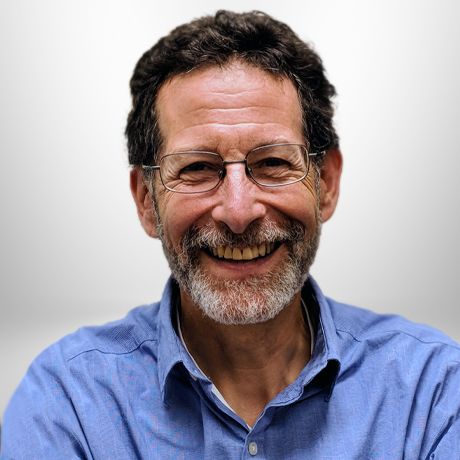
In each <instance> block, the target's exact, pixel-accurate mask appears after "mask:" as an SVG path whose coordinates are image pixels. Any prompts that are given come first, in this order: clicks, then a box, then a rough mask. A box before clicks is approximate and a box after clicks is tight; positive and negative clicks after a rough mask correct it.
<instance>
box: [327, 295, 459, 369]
mask: <svg viewBox="0 0 460 460" xmlns="http://www.w3.org/2000/svg"><path fill="white" fill-rule="evenodd" d="M326 300H327V302H328V304H329V307H330V310H331V315H332V318H333V321H334V325H335V328H336V330H337V332H338V333H342V334H347V335H348V336H349V337H350V338H352V339H353V340H354V341H356V342H372V341H375V340H383V341H385V339H386V340H388V341H389V340H390V339H393V340H400V341H403V342H413V343H414V344H419V345H420V346H421V347H424V348H426V349H435V348H441V349H445V350H446V352H448V353H451V355H452V357H453V358H457V359H459V360H460V345H459V344H458V343H456V342H455V341H454V340H452V339H451V338H450V337H448V336H447V335H446V334H444V333H443V332H441V331H439V330H437V329H435V328H433V327H431V326H427V325H424V324H419V323H415V322H413V321H410V320H408V319H406V318H404V317H402V316H399V315H392V314H379V313H375V312H372V311H370V310H367V309H364V308H361V307H356V306H352V305H348V304H345V303H340V302H337V301H335V300H332V299H330V298H326Z"/></svg>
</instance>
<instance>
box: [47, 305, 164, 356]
mask: <svg viewBox="0 0 460 460" xmlns="http://www.w3.org/2000/svg"><path fill="white" fill-rule="evenodd" d="M159 307H160V304H159V303H154V304H152V305H143V306H140V307H137V308H134V309H132V310H131V311H130V312H129V313H128V314H127V315H126V316H125V317H124V318H122V319H120V320H117V321H112V322H109V323H106V324H103V325H99V326H89V327H83V328H81V329H79V330H77V331H76V332H74V333H72V334H69V335H67V336H65V337H63V338H62V339H61V340H59V341H58V342H56V343H55V344H53V345H51V346H50V347H49V348H48V349H47V350H45V354H46V353H50V352H51V353H52V352H54V353H59V354H60V355H61V356H62V359H63V360H65V361H72V360H74V359H75V358H77V357H78V356H80V355H82V354H86V353H101V354H108V355H110V354H114V355H117V354H125V353H131V352H132V351H134V350H136V349H137V348H138V347H139V346H141V345H142V344H143V343H145V342H156V341H157V340H158V315H159Z"/></svg>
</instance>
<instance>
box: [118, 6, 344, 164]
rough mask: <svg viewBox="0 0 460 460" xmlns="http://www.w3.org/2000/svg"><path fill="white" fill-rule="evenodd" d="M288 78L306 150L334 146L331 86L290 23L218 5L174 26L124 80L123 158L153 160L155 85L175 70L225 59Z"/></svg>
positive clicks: (157, 142) (157, 141) (156, 146)
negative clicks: (127, 100)
mask: <svg viewBox="0 0 460 460" xmlns="http://www.w3.org/2000/svg"><path fill="white" fill-rule="evenodd" d="M234 59H238V60H240V61H242V62H245V63H248V64H251V65H253V66H256V67H258V68H260V69H262V70H264V71H266V72H269V73H271V74H274V75H278V76H281V77H287V78H289V79H290V80H291V81H292V82H293V83H294V85H295V86H296V88H297V91H298V94H299V102H300V105H301V109H302V113H303V120H302V121H303V131H304V133H303V134H304V137H305V139H306V140H307V141H308V143H309V145H310V149H311V150H312V151H322V150H328V149H331V148H334V147H337V146H338V136H337V133H336V131H335V129H334V126H333V120H332V118H333V114H334V108H333V105H332V97H333V96H335V94H336V92H335V88H334V86H332V84H331V83H329V81H328V79H327V78H326V75H325V71H324V67H323V64H322V61H321V59H320V57H319V56H318V55H317V54H316V52H315V51H314V50H313V49H312V47H311V46H310V45H309V44H307V43H305V42H304V41H302V40H301V39H300V38H299V37H298V36H297V35H296V34H295V33H294V32H293V31H292V29H291V28H290V27H289V26H288V25H286V24H284V23H282V22H280V21H277V20H275V19H273V18H272V17H270V16H269V15H267V14H265V13H262V12H260V11H252V12H248V13H234V12H231V11H224V10H220V11H218V12H217V13H216V14H215V15H214V16H204V17H201V18H199V19H195V20H193V21H191V22H189V23H187V24H183V25H181V26H179V27H177V28H175V29H174V30H173V31H172V32H170V33H169V35H167V36H165V37H163V38H161V39H160V40H159V41H158V42H157V43H156V44H155V45H154V46H153V47H152V48H150V49H149V50H148V51H146V52H145V53H144V54H143V56H142V57H141V58H140V59H139V61H138V62H137V64H136V66H135V69H134V73H133V76H132V78H131V81H130V88H131V96H132V109H131V111H130V113H129V115H128V121H127V125H126V130H125V134H126V137H127V142H128V156H129V163H130V164H131V165H133V166H136V165H143V164H144V165H147V164H153V163H154V162H155V161H156V156H157V155H158V152H159V151H160V149H161V146H162V138H161V133H160V130H159V127H158V117H157V113H156V108H155V102H156V97H157V94H158V91H159V89H160V87H161V86H162V85H163V84H164V83H165V82H166V81H168V80H170V79H171V78H172V77H174V76H175V75H178V74H181V73H185V72H190V71H191V70H193V69H197V68H200V67H205V66H210V65H217V66H223V65H225V64H226V63H228V62H230V61H231V60H234Z"/></svg>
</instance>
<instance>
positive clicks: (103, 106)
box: [0, 0, 460, 414]
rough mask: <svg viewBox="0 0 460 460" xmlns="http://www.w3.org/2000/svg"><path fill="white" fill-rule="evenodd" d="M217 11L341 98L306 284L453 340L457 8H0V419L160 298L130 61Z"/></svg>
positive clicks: (438, 1)
mask: <svg viewBox="0 0 460 460" xmlns="http://www.w3.org/2000/svg"><path fill="white" fill-rule="evenodd" d="M218 8H229V9H234V10H239V11H244V10H249V9H262V10H265V11H266V12H268V13H271V14H272V15H274V16H275V17H277V18H279V19H281V20H283V21H285V22H287V23H288V24H289V25H291V27H292V28H293V29H294V30H295V31H297V32H298V33H299V34H300V35H301V36H302V37H303V38H304V39H307V40H309V41H312V42H313V43H314V44H315V47H316V49H317V50H318V52H319V53H320V55H321V56H322V57H323V60H324V64H325V66H326V69H327V72H328V75H329V77H330V79H331V80H332V82H333V83H334V84H335V85H336V88H337V91H338V93H339V96H338V98H337V100H336V103H337V121H336V123H337V127H338V130H339V134H340V136H341V145H342V150H343V153H344V157H345V167H344V174H343V184H342V194H341V199H340V202H339V208H338V211H337V213H336V215H335V217H334V218H333V219H332V221H331V222H329V223H328V224H326V225H325V227H324V231H323V239H322V245H321V248H320V252H319V255H318V259H317V262H316V264H315V266H314V269H313V274H314V275H315V276H316V278H317V280H318V281H319V283H320V284H321V286H322V287H323V289H324V291H325V292H326V293H327V294H328V295H329V296H332V297H335V298H337V299H339V300H342V301H345V302H349V303H353V304H357V305H361V306H365V307H367V308H370V309H373V310H376V311H379V312H395V313H399V314H402V315H404V316H406V317H408V318H410V319H412V320H415V321H419V322H424V323H429V324H432V325H434V326H436V327H438V328H440V329H442V330H444V331H445V332H447V333H448V334H450V335H451V336H453V337H454V338H456V339H457V340H459V339H460V329H459V326H460V312H459V308H458V301H457V298H458V286H459V281H458V274H459V268H458V260H459V259H460V249H459V248H460V244H459V241H458V238H459V234H460V219H459V214H460V212H459V196H460V183H459V182H460V181H459V180H458V177H459V174H460V160H459V153H460V152H459V148H458V137H459V133H460V121H459V120H460V117H459V115H458V111H459V106H460V58H459V57H460V27H458V24H459V18H460V3H458V2H456V1H455V0H452V1H449V0H432V1H421V0H404V1H402V0H390V1H388V0H387V1H380V2H378V1H368V0H359V1H352V0H350V1H343V0H337V1H332V0H330V1H305V0H304V1H302V2H300V1H289V0H283V1H279V0H276V1H267V0H265V1H235V0H232V1H210V0H206V1H204V0H203V1H199V0H195V1H193V2H187V1H183V2H178V1H175V0H169V1H167V2H159V1H153V0H151V1H147V0H145V1H141V0H131V1H129V2H126V1H113V0H111V1H108V0H107V1H94V0H80V1H78V2H75V1H70V0H65V1H62V0H40V1H39V2H38V1H34V0H28V1H27V0H4V1H2V2H1V3H0V62H1V72H0V149H1V150H0V191H1V193H0V200H1V227H0V232H1V238H0V283H1V289H0V309H1V316H0V353H1V355H0V356H1V369H2V370H1V377H0V414H1V413H3V410H4V407H5V405H6V402H7V400H8V398H9V397H10V395H11V393H12V391H13V389H14V387H15V386H16V385H17V384H18V382H19V380H20V378H21V376H22V375H23V374H24V372H25V371H26V368H27V366H28V364H29V363H30V361H31V360H32V359H33V357H34V356H36V355H37V354H38V353H39V352H40V350H42V349H43V348H44V347H45V346H46V345H47V344H49V343H51V342H53V341H55V340H57V339H58V338H59V337H61V336H62V335H64V334H66V333H68V332H71V331H72V330H74V329H76V328H77V327H79V326H81V325H85V324H93V323H100V322H105V321H108V320H111V319H115V318H119V317H121V316H123V315H124V314H125V313H126V312H127V311H128V310H129V309H130V308H132V307H134V306H136V305H138V304H141V303H144V302H151V301H153V300H156V299H158V298H159V296H160V295H161V291H162V287H163V284H164V282H165V280H166V278H167V273H168V269H167V265H166V262H165V260H164V258H163V255H162V251H161V246H160V244H159V243H158V242H157V241H153V240H149V239H148V238H147V237H146V236H145V235H144V234H143V231H142V230H141V228H140V225H139V224H138V222H137V217H136V212H135V209H134V205H133V203H132V202H131V197H130V193H129V188H128V171H129V170H128V166H127V161H126V148H125V144H124V137H123V130H124V124H125V119H126V115H127V113H128V111H129V107H130V97H129V91H128V81H129V78H130V75H131V72H132V69H133V67H134V65H135V63H136V61H137V59H138V58H139V57H140V55H141V54H142V53H143V52H144V51H145V50H146V49H147V48H148V47H150V46H151V45H152V44H153V43H154V42H155V41H156V40H157V39H158V38H159V37H160V36H162V35H164V34H165V33H167V32H168V31H169V30H171V28H172V27H174V26H176V25H178V24H179V23H182V22H185V21H188V20H190V19H192V18H194V17H197V16H200V15H202V14H205V13H212V12H214V11H215V10H216V9H218Z"/></svg>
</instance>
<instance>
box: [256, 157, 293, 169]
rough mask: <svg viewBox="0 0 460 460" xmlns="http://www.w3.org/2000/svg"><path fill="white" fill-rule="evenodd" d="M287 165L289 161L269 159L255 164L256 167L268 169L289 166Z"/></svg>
mask: <svg viewBox="0 0 460 460" xmlns="http://www.w3.org/2000/svg"><path fill="white" fill-rule="evenodd" d="M289 165H290V163H289V161H287V160H285V159H283V158H276V157H269V158H264V159H262V160H260V161H259V162H258V163H257V165H256V167H259V168H260V167H262V168H264V167H266V168H270V167H279V166H289Z"/></svg>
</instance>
